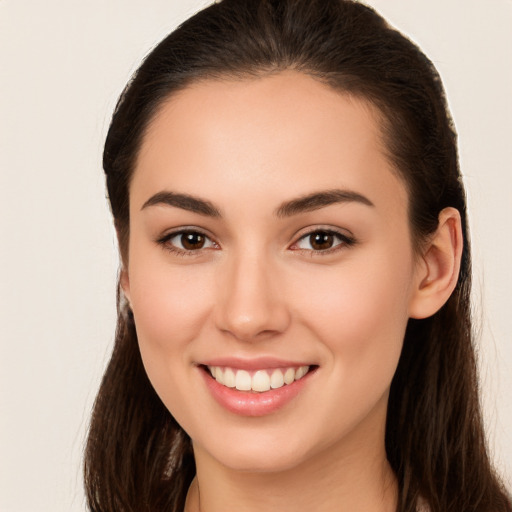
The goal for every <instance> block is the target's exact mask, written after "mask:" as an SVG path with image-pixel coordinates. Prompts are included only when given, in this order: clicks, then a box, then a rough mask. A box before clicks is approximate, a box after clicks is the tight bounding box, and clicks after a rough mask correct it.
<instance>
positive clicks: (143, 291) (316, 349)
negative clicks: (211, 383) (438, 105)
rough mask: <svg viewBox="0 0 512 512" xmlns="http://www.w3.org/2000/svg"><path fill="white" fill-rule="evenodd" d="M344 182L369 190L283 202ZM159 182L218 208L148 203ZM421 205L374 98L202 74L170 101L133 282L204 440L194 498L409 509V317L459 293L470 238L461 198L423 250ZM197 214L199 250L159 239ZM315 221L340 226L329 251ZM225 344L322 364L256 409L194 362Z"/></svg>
mask: <svg viewBox="0 0 512 512" xmlns="http://www.w3.org/2000/svg"><path fill="white" fill-rule="evenodd" d="M334 189H336V190H342V191H350V193H357V194H359V195H360V196H361V197H364V198H365V199H366V200H367V202H368V203H371V204H366V203H365V202H364V201H361V200H344V201H340V202H335V203H332V204H328V205H324V206H322V207H317V208H314V209H311V208H310V209H308V210H307V211H299V212H292V213H293V214H290V215H277V214H276V212H277V211H279V208H280V207H281V210H282V205H283V203H286V202H290V201H293V200H295V199H297V198H302V197H304V196H308V195H310V194H312V193H317V192H319V191H326V190H327V191H332V190H334ZM161 192H172V193H179V194H187V195H191V196H194V197H198V198H201V199H202V200H205V201H208V202H209V204H211V205H213V207H214V208H215V210H216V213H217V215H205V214H204V213H205V212H203V213H197V212H192V211H189V210H187V209H185V208H184V207H183V204H181V207H180V206H177V205H174V206H173V205H170V204H164V203H162V202H158V200H153V202H154V203H155V204H149V205H148V204H147V202H148V200H150V198H152V197H153V198H154V196H155V194H158V193H161ZM407 205H408V195H407V190H406V188H405V186H404V183H403V182H402V180H401V179H400V178H399V177H398V174H397V172H396V171H395V170H394V169H393V168H392V166H391V164H390V162H389V161H388V160H387V158H386V156H385V152H384V150H383V146H382V142H381V135H380V131H379V123H378V116H377V113H376V112H375V111H374V109H373V108H372V107H371V106H370V105H369V104H367V103H365V102H364V101H362V100H360V99H355V98H353V97H349V96H347V95H344V94H340V93H338V92H335V91H333V90H331V89H330V88H327V87H326V86H325V85H322V84H320V83H319V82H317V81H315V80H314V79H312V78H310V77H308V76H305V75H302V74H299V73H296V72H292V71H289V72H283V73H280V74H276V75H272V76H266V77H263V78H258V79H254V78H252V79H247V80H239V81H234V80H233V81H231V80H224V81H220V80H219V81H203V82H200V83H198V84H195V85H192V86H190V87H189V88H187V89H185V90H184V91H182V92H180V93H179V94H177V95H174V96H173V97H172V98H170V99H169V100H168V101H167V102H166V104H165V105H164V106H163V107H162V108H161V109H160V111H159V112H158V114H157V116H156V117H155V119H154V120H153V121H152V123H151V124H150V126H149V129H148V131H147V133H146V135H145V138H144V141H143V144H142V148H141V151H140V154H139V156H138V160H137V165H136V169H135V173H134V176H133V181H132V183H131V187H130V241H129V249H128V254H126V255H124V263H125V266H124V270H123V272H122V276H121V284H122V287H123V289H124V292H125V294H126V296H127V298H128V300H129V301H130V304H131V307H132V309H133V312H134V316H135V323H136V327H137V334H138V339H139V344H140V348H141V354H142V358H143V361H144V365H145V368H146V370H147V373H148V376H149V378H150V380H151V382H152V384H153V386H154V388H155V390H156V392H157V393H158V394H159V396H160V397H161V399H162V401H163V402H164V404H165V405H166V406H167V407H168V409H169V410H170V411H171V413H172V414H173V415H174V417H175V418H176V419H177V421H178V422H179V423H180V424H181V425H182V427H183V428H184V429H185V431H186V432H187V433H188V434H189V435H190V437H191V439H192V441H193V447H194V455H195V458H196V465H197V477H196V479H195V480H194V483H193V485H192V486H191V489H190V492H189V497H188V500H187V506H186V510H187V511H197V510H201V511H202V512H216V511H221V510H223V511H224V510H238V511H247V512H249V511H252V510H258V512H261V511H262V510H263V511H266V510H268V511H270V510H280V511H288V510H290V511H292V510H293V511H297V510H316V511H321V512H327V511H334V510H351V511H358V510H361V511H363V510H364V511H367V512H368V511H369V512H371V511H380V512H382V511H386V510H390V511H391V510H394V509H395V507H396V482H395V479H394V476H393V473H392V471H391V469H390V467H389V465H388V463H387V460H386V455H385V450H384V433H385V419H386V407H387V399H388V393H389V387H390V383H391V379H392V377H393V374H394V372H395V369H396V366H397V363H398V358H399V355H400V350H401V347H402V341H403V337H404V331H405V328H406V324H407V320H408V319H409V318H410V317H417V318H421V317H424V316H428V315H430V314H433V313H434V312H435V311H436V310H437V309H438V308H439V307H440V306H441V305H442V304H443V303H444V301H445V300H446V299H447V298H448V296H449V294H450V293H451V291H452V289H453V287H454V286H455V282H456V277H457V273H458V261H459V260H460V252H461V235H460V219H459V217H458V214H457V212H456V211H455V210H452V209H447V210H446V211H443V212H442V214H441V216H440V228H439V230H438V232H437V233H436V234H435V236H433V237H432V239H431V240H430V241H429V243H428V244H427V245H426V246H425V250H424V252H423V253H422V254H421V255H418V254H416V253H415V252H414V250H413V244H412V237H411V233H410V227H409V222H408V214H407V212H408V206H407ZM210 213H211V212H210ZM282 213H283V212H282V211H281V214H282ZM288 213H290V212H288ZM184 227H186V228H187V229H188V230H196V231H197V230H199V231H200V232H201V233H203V234H204V235H205V236H207V238H206V239H205V240H206V242H205V245H204V246H203V248H201V249H197V250H193V251H190V252H188V253H185V254H183V253H176V252H174V251H173V250H172V249H173V248H176V246H177V247H179V244H180V240H181V238H180V236H175V237H174V238H172V237H169V236H167V239H166V240H165V241H162V239H163V238H164V237H165V236H166V235H169V233H170V232H174V231H176V230H179V229H180V228H184ZM315 230H317V231H318V230H324V231H325V230H332V231H337V232H339V233H340V234H341V235H342V238H337V237H336V236H335V237H334V238H333V245H334V247H333V248H332V249H330V250H328V251H321V250H315V249H314V247H313V246H312V245H311V243H310V241H311V240H310V238H309V237H308V236H307V235H308V233H310V232H311V231H315ZM343 237H349V238H350V239H351V240H352V242H353V243H345V242H344V241H343V240H344V238H343ZM219 356H225V357H239V358H242V359H249V360H250V359H251V358H255V357H260V356H265V357H276V358H281V359H286V360H291V361H296V362H298V363H303V364H308V365H316V366H317V367H318V368H317V370H316V371H315V372H314V374H312V375H310V376H309V378H308V381H307V384H306V385H305V386H304V387H303V389H302V390H301V392H300V393H299V394H298V395H297V396H296V397H295V398H294V399H293V400H292V401H291V402H290V403H287V404H286V405H285V406H284V407H282V408H280V409H279V410H277V411H275V412H273V413H271V414H267V415H263V416H260V417H248V416H240V415H237V414H234V413H232V412H230V411H227V410H226V409H225V408H223V407H222V406H221V405H219V404H218V403H217V402H216V401H215V400H214V399H213V398H212V396H211V394H210V392H209V391H208V389H207V387H206V386H205V383H204V375H203V374H202V371H203V370H201V369H200V368H199V367H198V366H197V365H198V364H199V363H202V362H204V361H207V360H208V359H211V358H213V357H219Z"/></svg>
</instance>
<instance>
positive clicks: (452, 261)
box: [409, 207, 463, 319]
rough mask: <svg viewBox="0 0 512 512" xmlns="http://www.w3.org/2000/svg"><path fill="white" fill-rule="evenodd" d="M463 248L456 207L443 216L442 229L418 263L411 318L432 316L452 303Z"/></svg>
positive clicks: (440, 222) (437, 232)
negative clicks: (451, 296) (449, 301)
mask: <svg viewBox="0 0 512 512" xmlns="http://www.w3.org/2000/svg"><path fill="white" fill-rule="evenodd" d="M462 245H463V237H462V224H461V218H460V213H459V211H458V210H456V209H455V208H451V207H450V208H445V209H444V210H442V211H441V213H440V214H439V224H438V228H437V230H436V232H435V233H434V235H433V236H432V238H431V239H430V240H429V242H428V245H427V247H426V248H425V250H424V253H423V254H422V256H421V261H420V262H419V263H418V269H417V276H416V277H417V279H416V283H415V287H414V290H413V296H412V299H411V303H410V308H409V316H410V317H411V318H417V319H421V318H427V317H429V316H432V315H433V314H434V313H436V312H437V311H438V310H439V309H440V308H441V307H442V306H443V305H444V304H445V302H446V301H447V300H448V298H449V297H450V295H451V294H452V292H453V290H454V289H455V286H456V285H457V280H458V277H459V270H460V261H461V257H462Z"/></svg>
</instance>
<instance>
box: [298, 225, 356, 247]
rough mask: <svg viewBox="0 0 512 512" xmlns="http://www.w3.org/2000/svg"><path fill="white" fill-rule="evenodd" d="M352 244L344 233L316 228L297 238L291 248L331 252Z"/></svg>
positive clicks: (350, 239) (351, 240)
mask: <svg viewBox="0 0 512 512" xmlns="http://www.w3.org/2000/svg"><path fill="white" fill-rule="evenodd" d="M353 244H354V240H353V239H352V238H350V237H348V236H346V235H343V234H341V233H338V232H336V231H331V230H324V229H318V230H315V231H312V232H310V233H307V234H306V235H304V236H302V237H301V238H299V240H298V241H297V242H296V243H295V244H294V245H293V246H292V247H291V249H294V250H297V249H299V250H307V251H314V252H331V251H332V250H336V249H338V248H341V247H343V246H349V245H353Z"/></svg>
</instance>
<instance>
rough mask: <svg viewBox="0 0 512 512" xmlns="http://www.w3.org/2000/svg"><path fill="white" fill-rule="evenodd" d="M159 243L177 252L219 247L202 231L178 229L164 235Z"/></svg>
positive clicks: (183, 252) (181, 253) (184, 252)
mask: <svg viewBox="0 0 512 512" xmlns="http://www.w3.org/2000/svg"><path fill="white" fill-rule="evenodd" d="M158 243H159V244H160V245H162V246H163V247H165V248H166V249H168V250H170V251H171V252H175V253H177V254H180V255H183V254H186V253H187V252H195V251H197V252H199V251H201V250H202V249H218V248H219V246H218V245H217V244H216V243H215V242H214V241H213V240H212V239H211V238H210V237H209V236H207V235H205V234H203V233H201V232H200V231H193V230H190V231H178V232H174V233H171V234H169V235H166V236H164V237H162V238H161V239H160V240H158Z"/></svg>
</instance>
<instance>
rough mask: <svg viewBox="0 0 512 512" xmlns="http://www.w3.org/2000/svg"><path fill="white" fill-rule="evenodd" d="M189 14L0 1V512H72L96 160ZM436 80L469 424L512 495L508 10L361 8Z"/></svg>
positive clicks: (102, 233) (101, 275)
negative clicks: (455, 170) (421, 55)
mask: <svg viewBox="0 0 512 512" xmlns="http://www.w3.org/2000/svg"><path fill="white" fill-rule="evenodd" d="M206 3H208V2H205V1H202V0H88V1H87V2H83V1H79V0H46V1H44V2H41V1H39V0H0V237H1V238H0V240H1V249H0V315H1V321H0V343H1V345H0V510H2V511H3V512H35V511H37V512H70V511H71V512H78V511H83V510H85V505H84V498H83V491H82V483H81V456H82V449H83V442H84V438H85V432H86V425H87V421H88V416H89V412H90V408H91V405H92V402H93V400H94V396H95V393H96V390H97V387H98V384H99V381H100V378H101V374H102V370H103V368H104V365H105V363H106V361H107V360H108V356H109V352H110V349H111V343H112V339H113V332H114V323H115V300H114V294H115V279H116V272H117V254H116V248H115V241H114V232H113V229H112V227H111V222H110V217H109V212H108V207H107V204H106V201H105V192H104V185H103V176H102V171H101V151H102V143H103V138H104V136H105V133H106V130H107V127H108V123H109V117H110V115H111V112H112V109H113V107H114V104H115V101H116V99H117V96H118V94H119V93H120V91H121V89H122V87H123V86H124V84H125V82H126V81H127V80H128V78H129V76H130V74H131V72H132V71H133V70H134V69H135V68H136V67H137V65H138V63H139V61H140V59H141V58H142V57H143V56H144V55H145V54H146V53H147V52H148V51H149V49H150V48H151V47H152V46H153V45H154V44H156V43H157V42H158V41H159V40H160V39H161V38H162V37H163V36H164V35H165V34H167V33H168V32H169V31H170V30H171V29H172V28H173V27H175V26H176V25H177V23H178V22H180V21H182V20H184V19H185V18H186V17H188V16H189V15H191V14H192V13H193V12H195V11H196V10H197V9H198V8H199V7H200V6H202V5H205V4H206ZM369 3H370V4H371V5H373V6H374V7H376V8H377V9H378V10H380V11H381V12H382V13H383V14H384V15H385V16H386V17H387V18H388V19H389V20H390V21H391V23H392V24H394V25H395V26H397V27H398V28H399V29H401V30H402V31H404V32H405V33H407V34H408V35H409V36H410V37H411V38H412V39H413V40H415V41H416V42H417V43H419V44H420V46H421V47H422V48H423V50H424V51H425V52H426V53H427V54H428V55H429V56H430V58H431V59H432V60H433V61H434V63H435V64H436V66H437V67H438V69H439V70H440V72H441V75H442V77H443V79H444V82H445V86H446V89H447V92H448V98H449V102H450V106H451V109H452V112H453V116H454V118H455V122H456V126H457V128H458V131H459V137H460V152H461V165H462V169H463V172H464V174H465V181H466V185H467V188H468V196H469V203H470V213H471V228H472V238H473V242H474V258H475V272H474V273H475V284H476V290H475V295H474V304H475V320H476V324H477V327H478V329H479V331H480V332H481V335H480V340H479V353H480V359H481V373H482V387H483V391H484V407H485V413H486V419H487V423H488V427H489V438H490V444H491V447H492V449H493V452H494V456H495V459H496V462H497V464H498V466H499V467H500V468H501V469H502V471H503V472H504V473H505V474H506V475H507V476H506V478H507V479H508V481H509V482H510V481H512V399H511V396H510V395H511V390H512V334H511V333H512V315H511V313H510V311H509V310H510V309H511V306H512V300H511V298H510V293H511V290H512V269H511V263H510V262H511V253H512V236H511V231H512V229H511V228H512V192H511V190H512V177H511V176H512V169H511V162H512V149H511V147H512V92H511V91H512V69H511V68H512V66H511V61H512V58H511V54H512V30H511V27H512V1H511V0H486V1H485V2H483V1H482V0H478V1H477V0H369Z"/></svg>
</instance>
